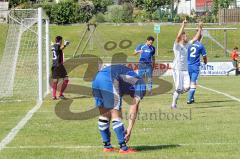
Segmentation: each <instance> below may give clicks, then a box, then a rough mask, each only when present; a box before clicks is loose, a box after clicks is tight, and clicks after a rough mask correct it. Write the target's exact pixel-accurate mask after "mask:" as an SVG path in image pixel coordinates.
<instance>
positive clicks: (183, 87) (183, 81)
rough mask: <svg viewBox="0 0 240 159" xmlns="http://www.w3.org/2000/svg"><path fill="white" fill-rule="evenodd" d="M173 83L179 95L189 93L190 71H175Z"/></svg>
mask: <svg viewBox="0 0 240 159" xmlns="http://www.w3.org/2000/svg"><path fill="white" fill-rule="evenodd" d="M173 81H174V84H175V89H176V91H177V92H179V93H184V92H187V91H188V90H189V88H190V77H189V73H188V71H180V70H173Z"/></svg>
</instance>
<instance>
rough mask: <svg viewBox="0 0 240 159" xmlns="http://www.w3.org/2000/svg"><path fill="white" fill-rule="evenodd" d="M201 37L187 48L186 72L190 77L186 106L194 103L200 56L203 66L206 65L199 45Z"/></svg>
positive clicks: (202, 47)
mask: <svg viewBox="0 0 240 159" xmlns="http://www.w3.org/2000/svg"><path fill="white" fill-rule="evenodd" d="M201 39H202V36H200V37H199V39H198V40H197V41H195V42H194V43H193V44H191V45H190V47H189V48H188V72H189V76H190V81H191V83H190V90H189V93H188V100H187V104H192V103H194V94H195V91H196V85H197V79H198V76H199V72H200V66H201V60H200V59H201V56H202V57H203V62H204V64H207V52H206V49H205V47H204V46H203V44H202V43H201Z"/></svg>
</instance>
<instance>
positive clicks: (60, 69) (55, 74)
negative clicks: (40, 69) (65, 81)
mask: <svg viewBox="0 0 240 159" xmlns="http://www.w3.org/2000/svg"><path fill="white" fill-rule="evenodd" d="M65 77H68V75H67V71H66V69H65V67H64V66H63V65H59V66H53V67H52V78H53V79H58V78H65Z"/></svg>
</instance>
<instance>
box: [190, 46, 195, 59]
mask: <svg viewBox="0 0 240 159" xmlns="http://www.w3.org/2000/svg"><path fill="white" fill-rule="evenodd" d="M196 51H197V49H196V48H195V47H191V49H190V52H191V53H190V57H196Z"/></svg>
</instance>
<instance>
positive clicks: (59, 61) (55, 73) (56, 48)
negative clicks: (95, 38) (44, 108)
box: [52, 36, 69, 100]
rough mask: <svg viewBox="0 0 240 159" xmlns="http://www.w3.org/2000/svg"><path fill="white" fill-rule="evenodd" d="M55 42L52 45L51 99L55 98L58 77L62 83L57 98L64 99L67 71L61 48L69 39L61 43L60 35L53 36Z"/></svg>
mask: <svg viewBox="0 0 240 159" xmlns="http://www.w3.org/2000/svg"><path fill="white" fill-rule="evenodd" d="M55 42H56V43H55V44H53V45H52V53H53V58H52V99H53V100H56V99H57V95H56V94H57V85H58V80H59V79H60V78H62V79H63V84H62V87H61V90H60V94H59V98H61V99H64V98H65V97H64V95H63V92H64V90H65V89H66V88H67V85H68V82H69V80H68V75H67V71H66V69H65V67H64V65H63V62H64V61H63V60H64V57H63V56H64V55H63V49H65V48H66V47H67V46H68V45H69V41H64V44H63V38H62V37H61V36H57V37H56V38H55Z"/></svg>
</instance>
